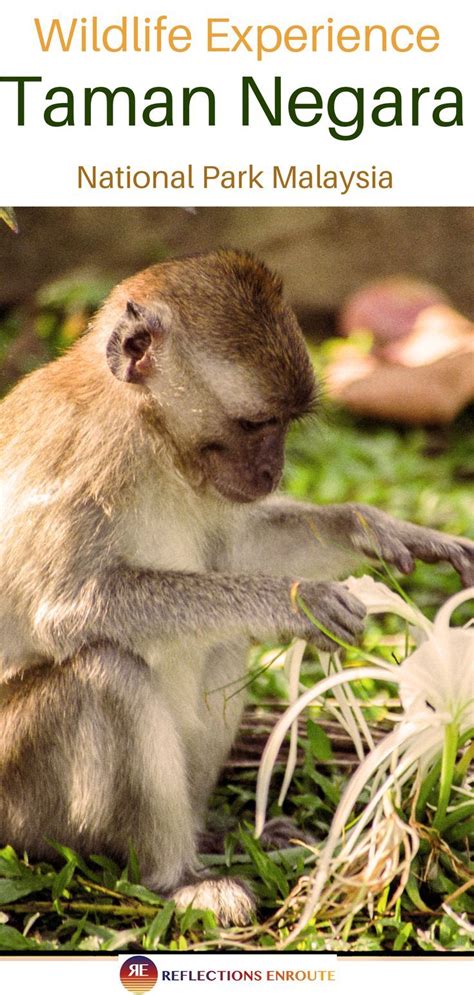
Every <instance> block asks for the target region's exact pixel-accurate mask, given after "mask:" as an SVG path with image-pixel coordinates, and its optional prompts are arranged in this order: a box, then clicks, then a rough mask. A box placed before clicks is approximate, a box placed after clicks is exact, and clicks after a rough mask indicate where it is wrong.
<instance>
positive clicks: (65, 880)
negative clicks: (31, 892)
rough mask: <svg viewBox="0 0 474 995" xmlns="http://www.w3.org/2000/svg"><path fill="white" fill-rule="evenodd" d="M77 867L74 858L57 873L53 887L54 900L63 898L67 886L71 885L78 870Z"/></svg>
mask: <svg viewBox="0 0 474 995" xmlns="http://www.w3.org/2000/svg"><path fill="white" fill-rule="evenodd" d="M76 867H77V864H76V861H75V860H74V859H72V860H70V861H69V862H68V863H67V864H66V865H65V866H64V867H63V868H62V869H61V870H60V871H59V874H56V875H55V877H54V881H53V887H52V888H51V895H52V898H53V900H55V899H57V898H61V895H63V893H64V891H65V890H66V888H68V887H69V885H70V884H71V881H72V879H73V877H74V874H75V872H76Z"/></svg>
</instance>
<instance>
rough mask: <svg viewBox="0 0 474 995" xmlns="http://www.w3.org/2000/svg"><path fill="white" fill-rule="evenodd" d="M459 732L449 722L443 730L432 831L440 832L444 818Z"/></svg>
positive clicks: (450, 788)
mask: <svg viewBox="0 0 474 995" xmlns="http://www.w3.org/2000/svg"><path fill="white" fill-rule="evenodd" d="M458 738H459V730H458V726H457V723H456V722H450V723H449V725H447V726H446V728H445V730H444V747H443V756H442V758H441V777H440V784H439V794H438V804H437V807H436V814H435V817H434V819H433V829H438V830H440V829H441V827H442V825H443V823H444V820H445V818H446V809H447V807H448V805H449V799H450V797H451V791H452V787H453V777H454V768H455V764H456V753H457V749H458Z"/></svg>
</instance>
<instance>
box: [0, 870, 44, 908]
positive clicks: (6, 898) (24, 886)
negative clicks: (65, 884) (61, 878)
mask: <svg viewBox="0 0 474 995" xmlns="http://www.w3.org/2000/svg"><path fill="white" fill-rule="evenodd" d="M50 883H51V875H47V876H44V877H43V876H41V875H38V874H24V875H23V877H21V878H2V879H0V905H5V904H6V903H7V902H16V901H17V899H18V898H24V897H25V895H32V894H33V892H35V891H43V889H44V888H47V887H48V885H50Z"/></svg>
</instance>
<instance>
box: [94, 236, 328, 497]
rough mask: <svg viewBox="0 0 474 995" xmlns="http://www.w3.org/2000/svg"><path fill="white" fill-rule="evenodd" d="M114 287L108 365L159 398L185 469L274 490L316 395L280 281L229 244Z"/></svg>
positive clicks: (192, 479)
mask: <svg viewBox="0 0 474 995" xmlns="http://www.w3.org/2000/svg"><path fill="white" fill-rule="evenodd" d="M117 289H118V294H117V295H115V298H114V299H113V300H112V306H113V308H114V315H115V317H116V318H118V320H117V322H116V324H115V327H114V328H113V330H112V333H111V334H110V336H109V339H108V343H107V349H106V358H107V362H108V365H109V368H110V370H111V372H112V373H113V374H114V375H115V376H116V377H118V379H120V380H124V381H125V382H126V383H127V384H130V385H133V386H132V389H136V388H137V387H138V388H141V389H143V390H144V392H145V394H146V395H148V397H150V395H151V396H152V398H153V399H154V406H153V408H154V410H155V411H156V413H157V425H158V431H159V432H161V433H162V434H163V435H164V437H166V439H167V441H169V442H170V443H172V449H173V458H174V461H175V464H176V467H177V469H178V470H179V473H180V476H181V477H185V478H186V480H187V481H188V483H190V484H191V486H192V487H193V488H199V489H202V488H204V489H206V490H209V491H210V492H211V493H217V494H218V495H219V496H220V497H222V498H225V499H226V500H228V501H233V502H241V503H243V502H248V501H256V500H258V499H259V498H263V497H265V496H266V495H268V494H270V493H271V492H272V491H274V490H275V488H276V487H277V486H278V484H279V482H280V479H281V475H282V471H283V462H284V442H285V436H286V432H287V429H288V425H289V424H290V422H291V421H292V420H293V419H294V418H299V417H301V415H303V414H305V413H306V412H308V411H311V410H312V409H313V405H314V401H315V398H316V395H317V388H316V384H315V379H314V375H313V370H312V366H311V362H310V359H309V356H308V353H307V350H306V347H305V343H304V339H303V336H302V334H301V331H300V329H299V326H298V322H297V320H296V317H295V315H294V314H293V312H292V310H291V308H289V307H288V306H287V305H286V304H285V303H284V301H283V299H282V294H281V282H280V281H279V280H278V278H277V277H274V276H273V275H272V274H271V273H269V271H268V270H267V269H266V267H265V266H263V264H261V263H259V262H257V261H256V260H254V259H253V258H252V257H250V256H246V255H245V254H241V253H236V252H233V251H232V250H230V251H223V252H217V253H211V254H209V255H208V256H202V257H191V258H188V259H184V260H176V261H170V262H167V263H166V264H163V265H162V266H160V267H156V268H153V269H151V270H148V271H146V272H145V273H143V274H138V276H137V277H135V278H132V280H130V281H127V282H126V283H125V284H123V285H122V286H121V287H119V288H117ZM135 294H136V295H137V296H138V301H137V299H136V298H135ZM119 302H121V308H122V310H120V303H119Z"/></svg>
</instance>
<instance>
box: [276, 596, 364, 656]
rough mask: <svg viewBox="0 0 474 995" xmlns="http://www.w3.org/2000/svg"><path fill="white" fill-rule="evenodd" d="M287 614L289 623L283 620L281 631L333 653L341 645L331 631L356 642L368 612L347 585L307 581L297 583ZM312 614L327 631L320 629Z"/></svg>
mask: <svg viewBox="0 0 474 995" xmlns="http://www.w3.org/2000/svg"><path fill="white" fill-rule="evenodd" d="M303 605H304V608H303ZM304 609H306V611H307V613H308V614H306V613H305V610H304ZM287 615H288V622H287V623H286V624H285V623H283V627H282V633H281V634H282V635H283V636H284V637H286V636H291V637H294V636H297V637H298V638H300V639H305V640H306V642H308V643H312V644H313V645H315V646H317V647H318V648H319V649H321V650H326V651H328V652H333V651H334V650H335V649H336V648H337V644H336V643H335V642H334V640H332V639H331V638H330V637H329V636H328V635H327V633H328V632H330V633H332V634H333V635H334V636H337V638H338V639H341V640H342V641H343V642H345V643H354V642H355V641H357V638H358V636H360V635H361V633H362V630H363V628H364V618H365V615H366V611H365V607H364V605H363V604H362V602H361V601H359V599H358V598H355V597H354V596H353V595H352V594H349V591H348V590H347V589H346V588H345V587H344V585H343V584H338V583H331V584H316V583H313V582H311V581H307V580H304V581H300V582H295V584H294V585H293V588H292V606H290V609H289V612H287ZM310 616H311V617H312V618H313V619H314V620H315V622H318V623H319V624H320V625H321V626H322V627H323V628H324V629H325V630H326V632H323V631H322V629H320V628H318V626H317V625H315V623H314V622H313V621H311V618H310Z"/></svg>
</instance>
